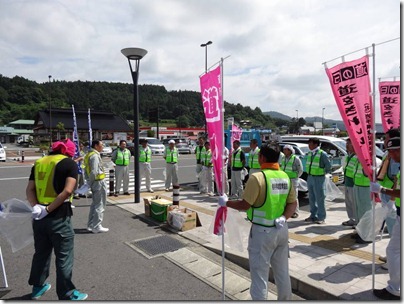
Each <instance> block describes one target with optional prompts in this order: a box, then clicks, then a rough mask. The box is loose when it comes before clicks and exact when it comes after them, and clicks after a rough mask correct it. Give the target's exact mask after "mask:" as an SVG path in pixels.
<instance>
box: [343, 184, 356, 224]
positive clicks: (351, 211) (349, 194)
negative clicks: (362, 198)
mask: <svg viewBox="0 0 404 304" xmlns="http://www.w3.org/2000/svg"><path fill="white" fill-rule="evenodd" d="M345 208H346V213H347V214H348V218H349V220H351V221H353V222H354V223H357V221H356V205H355V200H354V191H353V187H347V186H345Z"/></svg>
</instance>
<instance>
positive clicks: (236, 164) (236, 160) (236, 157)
mask: <svg viewBox="0 0 404 304" xmlns="http://www.w3.org/2000/svg"><path fill="white" fill-rule="evenodd" d="M239 152H240V153H239ZM232 167H233V168H243V162H242V161H241V149H240V148H238V149H237V150H236V151H234V152H233V157H232Z"/></svg>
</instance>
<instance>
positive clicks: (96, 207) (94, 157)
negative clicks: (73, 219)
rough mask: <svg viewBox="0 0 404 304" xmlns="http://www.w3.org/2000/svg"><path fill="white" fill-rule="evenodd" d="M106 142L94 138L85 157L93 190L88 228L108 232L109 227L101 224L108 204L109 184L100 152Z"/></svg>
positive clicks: (86, 172) (88, 179) (87, 174)
mask: <svg viewBox="0 0 404 304" xmlns="http://www.w3.org/2000/svg"><path fill="white" fill-rule="evenodd" d="M103 147H104V144H103V142H102V141H101V140H93V141H92V143H91V151H89V152H88V153H87V154H86V156H85V157H84V165H85V176H86V180H87V182H88V185H89V186H90V188H91V192H92V203H91V206H90V212H89V214H88V222H87V230H88V231H92V232H93V233H100V232H108V231H109V228H105V227H103V226H102V225H101V223H102V221H103V219H104V211H105V206H106V204H107V185H106V184H105V182H104V179H105V172H104V167H103V165H102V159H101V154H100V152H101V151H102V148H103Z"/></svg>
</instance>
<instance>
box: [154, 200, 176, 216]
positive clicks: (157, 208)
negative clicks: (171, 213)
mask: <svg viewBox="0 0 404 304" xmlns="http://www.w3.org/2000/svg"><path fill="white" fill-rule="evenodd" d="M172 204H173V202H172V201H169V200H166V199H163V198H160V199H152V200H151V204H150V214H151V217H152V218H154V219H155V220H158V221H160V222H165V221H166V220H167V208H168V206H171V205H172Z"/></svg>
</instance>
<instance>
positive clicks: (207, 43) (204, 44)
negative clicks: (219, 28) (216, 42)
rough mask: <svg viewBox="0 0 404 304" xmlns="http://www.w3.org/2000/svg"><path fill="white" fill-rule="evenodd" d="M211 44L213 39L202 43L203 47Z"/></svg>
mask: <svg viewBox="0 0 404 304" xmlns="http://www.w3.org/2000/svg"><path fill="white" fill-rule="evenodd" d="M210 44H212V41H208V42H206V43H202V44H201V47H205V46H208V45H210Z"/></svg>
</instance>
